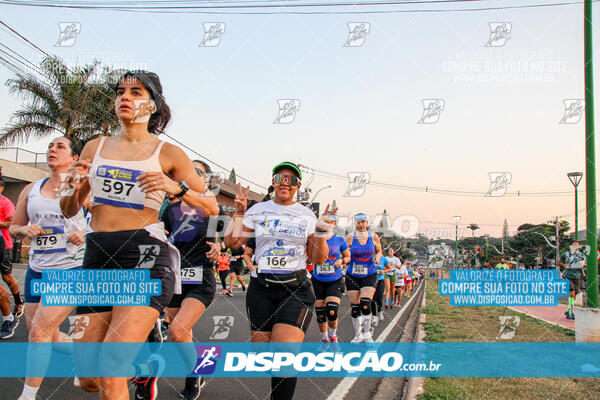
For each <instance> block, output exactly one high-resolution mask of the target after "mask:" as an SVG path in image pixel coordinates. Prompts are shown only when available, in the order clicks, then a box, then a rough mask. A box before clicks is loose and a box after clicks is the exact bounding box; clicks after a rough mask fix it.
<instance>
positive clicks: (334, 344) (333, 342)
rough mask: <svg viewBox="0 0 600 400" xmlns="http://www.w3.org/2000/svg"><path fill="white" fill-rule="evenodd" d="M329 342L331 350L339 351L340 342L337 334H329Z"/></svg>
mask: <svg viewBox="0 0 600 400" xmlns="http://www.w3.org/2000/svg"><path fill="white" fill-rule="evenodd" d="M329 343H330V346H329V347H330V348H331V351H333V352H334V353H337V352H339V351H340V343H339V342H338V339H337V336H329Z"/></svg>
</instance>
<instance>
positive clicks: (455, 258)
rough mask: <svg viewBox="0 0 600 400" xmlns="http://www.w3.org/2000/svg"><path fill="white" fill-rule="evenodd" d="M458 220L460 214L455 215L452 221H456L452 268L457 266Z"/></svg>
mask: <svg viewBox="0 0 600 400" xmlns="http://www.w3.org/2000/svg"><path fill="white" fill-rule="evenodd" d="M458 221H460V215H455V216H454V222H456V243H455V246H454V247H455V250H454V268H458Z"/></svg>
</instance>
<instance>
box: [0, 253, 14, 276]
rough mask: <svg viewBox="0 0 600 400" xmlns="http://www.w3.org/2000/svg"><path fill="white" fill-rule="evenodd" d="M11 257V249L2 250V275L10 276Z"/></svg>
mask: <svg viewBox="0 0 600 400" xmlns="http://www.w3.org/2000/svg"><path fill="white" fill-rule="evenodd" d="M12 255H13V250H12V249H6V250H4V255H3V256H2V259H1V260H0V272H1V273H2V275H10V274H12V267H13V266H12Z"/></svg>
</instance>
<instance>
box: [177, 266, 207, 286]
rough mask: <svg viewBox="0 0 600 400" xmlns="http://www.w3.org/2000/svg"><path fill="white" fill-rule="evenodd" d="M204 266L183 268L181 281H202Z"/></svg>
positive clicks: (188, 282)
mask: <svg viewBox="0 0 600 400" xmlns="http://www.w3.org/2000/svg"><path fill="white" fill-rule="evenodd" d="M202 270H203V268H202V267H186V268H181V283H183V284H196V285H199V284H201V283H202V272H203V271H202Z"/></svg>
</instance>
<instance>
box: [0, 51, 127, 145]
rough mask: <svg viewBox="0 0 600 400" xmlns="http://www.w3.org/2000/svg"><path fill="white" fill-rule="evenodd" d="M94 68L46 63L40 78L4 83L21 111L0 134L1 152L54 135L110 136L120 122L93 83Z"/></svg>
mask: <svg viewBox="0 0 600 400" xmlns="http://www.w3.org/2000/svg"><path fill="white" fill-rule="evenodd" d="M98 68H99V62H97V61H95V62H94V63H92V64H90V65H85V66H83V67H73V68H71V69H70V70H69V69H67V68H66V67H65V65H64V64H63V63H62V61H61V60H60V59H59V58H57V57H47V58H45V59H44V60H43V61H42V62H41V65H40V71H41V72H40V74H42V75H43V78H39V79H38V78H36V77H34V76H33V75H24V74H17V76H16V77H15V78H12V79H9V80H8V81H6V86H7V87H8V91H9V93H11V94H13V95H16V96H17V98H19V99H20V100H23V105H22V108H21V109H20V110H17V111H16V112H15V113H13V115H12V118H11V122H10V123H9V124H8V125H7V126H6V127H5V128H3V129H2V131H1V134H0V146H6V145H12V144H15V143H19V142H23V141H27V140H29V139H30V138H31V137H32V136H33V137H35V138H44V137H47V136H50V135H54V134H57V133H60V134H62V135H65V136H69V137H73V138H76V139H79V140H81V141H87V140H89V139H90V138H91V137H92V136H94V135H98V134H104V135H109V134H113V133H115V132H116V131H117V130H118V128H119V121H118V118H117V117H116V115H115V113H114V111H113V98H114V94H113V92H112V90H110V89H109V88H108V86H107V85H106V84H104V83H100V82H99V81H95V80H94V76H95V75H96V74H97V72H98ZM99 90H100V91H102V92H103V93H104V94H102V93H99ZM105 94H106V95H105Z"/></svg>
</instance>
